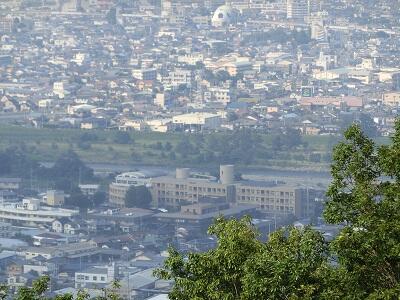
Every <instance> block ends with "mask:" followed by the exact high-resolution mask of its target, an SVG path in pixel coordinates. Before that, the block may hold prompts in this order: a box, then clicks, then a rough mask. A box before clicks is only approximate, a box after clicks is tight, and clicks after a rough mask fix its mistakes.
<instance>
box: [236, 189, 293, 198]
mask: <svg viewBox="0 0 400 300" xmlns="http://www.w3.org/2000/svg"><path fill="white" fill-rule="evenodd" d="M241 192H242V193H243V194H245V193H247V194H256V195H270V196H281V197H289V196H290V197H293V196H294V192H280V191H269V190H255V189H243V188H242V189H241Z"/></svg>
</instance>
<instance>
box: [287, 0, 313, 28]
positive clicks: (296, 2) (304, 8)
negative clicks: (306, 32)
mask: <svg viewBox="0 0 400 300" xmlns="http://www.w3.org/2000/svg"><path fill="white" fill-rule="evenodd" d="M308 7H309V5H308V1H307V0H288V1H287V7H286V13H287V18H288V19H289V20H293V21H296V22H301V23H302V22H304V20H305V18H306V17H307V16H308V13H309V8H308Z"/></svg>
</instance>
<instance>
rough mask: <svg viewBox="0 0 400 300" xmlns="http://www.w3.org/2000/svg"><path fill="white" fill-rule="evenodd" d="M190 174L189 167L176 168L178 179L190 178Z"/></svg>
mask: <svg viewBox="0 0 400 300" xmlns="http://www.w3.org/2000/svg"><path fill="white" fill-rule="evenodd" d="M189 175H190V169H189V168H177V169H176V179H188V178H189Z"/></svg>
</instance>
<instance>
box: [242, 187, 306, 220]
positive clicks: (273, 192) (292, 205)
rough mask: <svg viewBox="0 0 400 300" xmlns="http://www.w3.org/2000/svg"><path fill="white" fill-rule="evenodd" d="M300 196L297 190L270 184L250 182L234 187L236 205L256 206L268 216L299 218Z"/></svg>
mask: <svg viewBox="0 0 400 300" xmlns="http://www.w3.org/2000/svg"><path fill="white" fill-rule="evenodd" d="M301 195H302V194H301V190H300V189H298V188H295V187H291V186H286V185H281V186H279V185H275V184H274V183H270V182H256V181H250V182H245V183H239V184H238V185H237V186H236V203H238V204H253V205H257V207H258V209H259V210H261V211H263V212H266V213H270V214H280V215H289V214H293V215H296V216H297V217H301V201H302V197H301Z"/></svg>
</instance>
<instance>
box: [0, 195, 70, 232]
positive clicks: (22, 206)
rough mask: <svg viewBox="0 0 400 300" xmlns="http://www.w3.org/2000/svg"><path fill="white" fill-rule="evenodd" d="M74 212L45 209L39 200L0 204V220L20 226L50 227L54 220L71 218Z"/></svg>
mask: <svg viewBox="0 0 400 300" xmlns="http://www.w3.org/2000/svg"><path fill="white" fill-rule="evenodd" d="M77 214H78V211H76V210H70V209H61V208H53V207H45V206H43V207H42V206H41V205H40V200H39V199H33V198H28V199H23V200H22V202H19V203H1V204H0V220H2V221H5V222H10V223H12V224H21V225H32V226H38V225H45V224H47V225H51V224H52V223H53V221H54V220H55V219H56V218H61V217H72V216H75V215H77Z"/></svg>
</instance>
